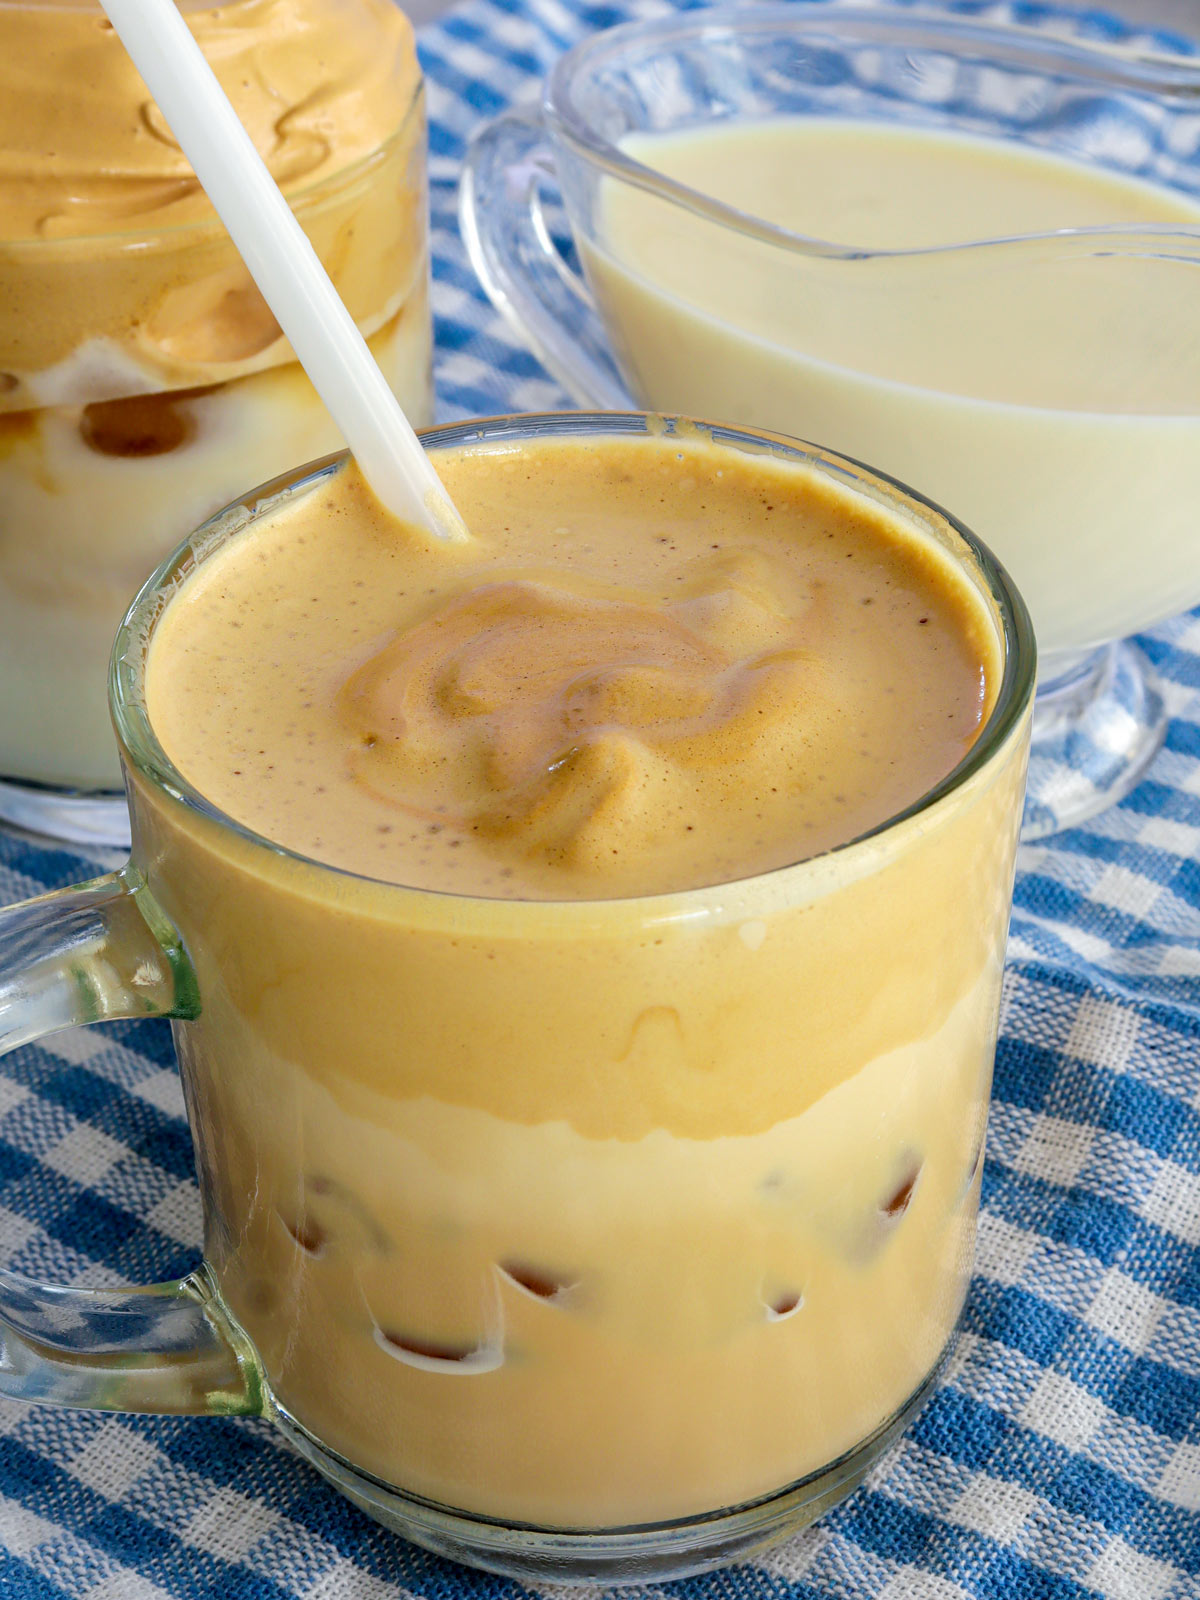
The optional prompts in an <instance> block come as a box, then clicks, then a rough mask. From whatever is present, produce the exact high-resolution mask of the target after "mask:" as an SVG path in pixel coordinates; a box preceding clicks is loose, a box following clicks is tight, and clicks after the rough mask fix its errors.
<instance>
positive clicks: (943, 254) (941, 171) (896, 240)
mask: <svg viewBox="0 0 1200 1600" xmlns="http://www.w3.org/2000/svg"><path fill="white" fill-rule="evenodd" d="M1198 93H1200V62H1198V61H1189V60H1187V59H1186V58H1184V59H1180V60H1177V61H1173V60H1171V59H1170V58H1168V57H1166V56H1157V57H1153V58H1145V59H1143V58H1140V57H1137V56H1135V55H1133V54H1132V53H1121V52H1119V51H1117V50H1114V49H1112V48H1111V47H1110V46H1109V45H1108V44H1107V43H1095V42H1091V41H1087V40H1082V39H1081V40H1080V41H1079V42H1075V41H1073V40H1068V39H1063V38H1060V37H1051V36H1050V35H1049V34H1048V33H1047V32H1046V31H1045V30H1042V29H1033V28H1028V27H1010V26H1003V25H997V24H996V23H994V22H991V21H987V20H984V19H981V18H978V17H961V16H948V15H939V16H931V15H929V14H928V13H927V12H919V13H918V12H914V11H913V10H911V9H909V8H907V7H903V6H896V5H890V4H889V5H875V6H873V5H855V6H853V7H846V6H843V5H839V4H832V5H826V4H821V3H814V4H806V5H801V6H797V5H774V6H744V5H739V6H723V7H717V8H713V9H697V10H689V11H686V12H683V13H678V12H673V13H670V14H668V15H666V16H662V17H655V18H652V19H650V20H648V21H645V22H641V23H633V24H627V25H624V26H621V27H618V28H613V29H611V30H609V31H608V32H607V33H601V34H594V35H592V36H590V37H589V38H587V39H586V40H584V41H583V43H581V44H580V45H578V46H576V48H575V49H574V50H572V51H571V52H570V53H569V54H568V55H566V56H565V57H564V58H563V59H562V60H561V61H559V62H558V63H557V64H556V66H555V68H554V71H553V72H552V73H551V74H550V77H549V78H548V80H547V84H546V90H545V96H544V101H543V105H542V108H541V111H540V114H539V113H537V112H534V113H532V114H531V113H530V112H529V111H528V110H523V111H513V112H510V113H507V114H505V115H504V116H503V117H501V118H500V119H498V121H496V122H494V123H492V124H491V125H490V126H489V127H488V128H487V129H486V130H484V131H483V132H482V133H481V134H480V136H479V137H478V138H477V139H476V141H475V143H474V145H473V148H472V150H471V151H470V152H469V154H468V158H467V164H466V175H465V178H464V187H463V194H462V200H463V231H464V235H465V237H466V239H467V242H468V245H469V246H470V248H471V254H472V258H473V260H474V263H475V265H476V267H477V269H478V271H479V274H480V276H481V278H482V280H483V282H484V284H485V286H486V287H487V289H488V290H489V292H490V294H491V296H492V298H493V300H494V301H495V302H496V304H497V306H498V307H500V309H501V310H503V311H504V312H505V313H506V315H507V316H508V317H509V319H510V320H511V321H512V322H513V323H514V324H515V325H516V326H517V327H518V329H519V330H520V331H521V333H522V335H523V336H524V337H525V338H526V339H527V340H528V341H529V342H530V343H531V344H532V345H533V346H534V348H535V349H536V350H537V351H538V353H539V355H540V356H541V357H542V359H543V360H544V361H545V363H546V364H547V366H549V367H550V369H551V370H552V371H553V372H555V373H556V374H557V375H558V376H559V377H560V378H561V379H562V381H563V382H564V383H565V384H566V386H567V389H568V392H569V393H571V394H572V395H573V396H574V397H575V398H576V400H578V401H579V402H580V403H581V404H584V405H590V406H612V405H617V406H621V405H625V404H627V403H628V400H627V396H628V395H632V396H633V397H634V399H635V400H636V402H637V403H638V404H640V405H649V406H654V407H657V408H659V409H662V410H668V411H682V412H690V413H692V414H698V415H701V416H706V417H715V418H720V419H722V420H725V421H729V422H733V423H738V424H741V425H742V426H747V427H766V428H777V429H781V430H782V431H784V432H786V433H793V434H796V435H797V436H798V437H800V438H804V439H820V440H821V441H822V442H823V443H824V444H826V445H829V446H831V447H832V448H834V449H836V450H843V451H845V452H846V453H847V454H848V455H851V456H854V457H856V458H858V459H859V460H862V461H869V462H871V463H873V464H874V465H875V466H877V467H879V468H882V469H883V470H884V471H886V472H890V473H893V474H894V475H895V476H896V477H898V478H900V479H902V480H903V481H904V482H905V483H909V484H912V485H914V486H915V487H916V488H917V489H919V490H921V492H922V493H924V494H927V495H929V496H930V497H931V498H932V499H934V500H936V501H937V502H938V503H939V504H940V505H944V506H947V507H949V509H950V510H951V511H953V512H954V513H955V515H956V516H959V517H961V518H962V519H963V520H964V521H965V522H966V523H967V525H968V527H970V528H973V529H974V530H975V531H976V532H977V533H978V534H979V536H980V537H981V538H982V539H983V540H984V541H985V542H986V543H987V544H988V545H989V547H990V548H991V549H992V550H994V551H995V552H996V554H997V555H998V556H999V557H1000V559H1001V560H1002V561H1003V562H1004V563H1005V565H1006V566H1007V567H1008V569H1009V571H1010V572H1011V573H1012V575H1013V578H1014V579H1015V581H1016V583H1017V584H1018V586H1019V587H1020V590H1021V592H1022V594H1023V595H1024V596H1025V598H1026V600H1027V602H1028V604H1029V609H1030V612H1031V613H1032V615H1033V621H1034V627H1035V628H1036V630H1037V638H1038V649H1039V654H1040V658H1041V682H1040V683H1039V686H1038V708H1037V715H1036V717H1035V722H1034V737H1033V756H1032V760H1031V764H1030V776H1029V799H1030V804H1029V809H1028V812H1027V819H1026V828H1027V834H1028V836H1034V835H1037V834H1040V833H1048V832H1051V831H1054V830H1055V829H1058V828H1062V827H1065V826H1068V825H1070V824H1071V823H1073V822H1079V821H1082V820H1083V819H1084V818H1086V817H1087V816H1090V815H1092V814H1093V813H1095V812H1097V811H1099V810H1102V809H1103V808H1104V807H1105V806H1107V805H1110V804H1112V803H1113V802H1114V801H1115V800H1118V799H1119V798H1120V797H1121V796H1122V795H1123V794H1125V793H1126V792H1127V791H1128V790H1130V789H1131V788H1132V787H1133V786H1134V785H1135V784H1136V783H1137V782H1138V780H1139V779H1140V778H1141V776H1142V775H1143V774H1144V772H1145V771H1146V769H1147V767H1148V765H1149V763H1150V762H1151V761H1152V760H1153V758H1154V756H1155V754H1156V752H1157V750H1158V748H1159V746H1160V744H1161V741H1162V738H1163V734H1164V731H1165V727H1166V715H1165V709H1164V705H1163V698H1162V695H1161V693H1160V691H1159V688H1158V686H1157V680H1156V678H1155V675H1154V673H1153V671H1152V669H1151V667H1150V664H1149V662H1148V660H1147V658H1146V656H1145V655H1144V654H1143V652H1142V651H1140V650H1139V649H1138V648H1137V647H1136V646H1134V645H1132V644H1130V643H1129V642H1128V641H1127V637H1126V636H1127V635H1130V634H1134V633H1137V632H1140V631H1141V630H1142V629H1144V628H1146V627H1149V626H1150V625H1151V624H1152V623H1154V622H1157V621H1159V620H1161V619H1162V618H1164V617H1169V616H1171V615H1173V614H1175V613H1177V612H1180V611H1184V610H1186V609H1187V608H1188V607H1190V606H1194V605H1196V604H1198V603H1200V539H1197V537H1196V533H1195V521H1196V505H1197V503H1198V502H1200V122H1198V121H1197V118H1196V115H1195V107H1196V100H1197V94H1198ZM556 187H557V189H558V191H559V192H560V193H561V199H562V202H563V204H564V205H565V209H566V213H567V217H568V219H569V222H570V226H571V231H572V232H573V233H574V237H575V241H576V244H577V246H578V250H579V256H580V258H581V262H582V266H583V268H584V270H585V273H586V277H587V284H586V285H585V284H584V283H583V282H582V281H581V280H579V279H573V278H572V275H571V274H570V273H569V272H568V271H567V270H566V267H565V264H564V262H563V260H562V259H561V257H560V256H559V255H558V254H557V252H556V251H555V250H554V249H553V248H551V243H550V242H551V240H553V239H554V238H557V237H559V236H561V234H562V233H563V231H564V230H563V228H562V227H560V226H559V225H558V219H557V215H556V213H555V212H554V210H553V203H554V202H553V196H554V192H555V189H556ZM610 352H611V353H610ZM614 358H615V364H614Z"/></svg>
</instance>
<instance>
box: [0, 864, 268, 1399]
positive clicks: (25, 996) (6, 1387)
mask: <svg viewBox="0 0 1200 1600" xmlns="http://www.w3.org/2000/svg"><path fill="white" fill-rule="evenodd" d="M198 1012H199V999H198V995H197V990H196V981H195V977H194V974H193V972H192V969H191V965H190V963H189V962H188V958H187V955H186V953H185V951H184V949H183V946H182V943H181V941H180V938H179V935H178V934H177V933H176V931H175V929H174V928H173V927H172V926H171V925H170V923H169V922H168V921H167V919H166V918H165V917H164V916H163V914H162V912H161V911H160V910H159V908H158V906H157V905H156V904H155V903H154V900H153V899H152V897H151V895H150V892H149V890H148V889H147V888H146V886H145V883H144V882H143V881H142V879H141V877H140V875H139V874H138V873H137V872H136V870H135V869H133V868H132V867H126V868H125V869H124V870H123V871H121V872H114V873H109V874H108V875H107V876H105V877H102V878H96V879H94V880H93V881H92V882H90V883H84V884H80V885H78V886H76V887H74V888H71V889H59V890H56V891H55V892H54V893H53V894H47V895H42V896H40V897H39V898H38V899H36V900H26V901H25V902H24V903H22V904H20V905H15V906H8V907H5V908H3V909H0V1054H7V1052H8V1051H10V1050H15V1049H16V1048H17V1046H18V1045H22V1044H25V1043H28V1042H30V1041H31V1040H34V1039H41V1038H44V1037H45V1036H46V1035H47V1034H50V1033H54V1032H56V1031H57V1030H58V1029H60V1028H72V1027H77V1026H79V1025H80V1024H82V1023H87V1022H100V1021H103V1020H106V1019H108V1018H115V1017H194V1016H196V1015H197V1014H198ZM0 1395H6V1396H9V1397H10V1398H13V1399H17V1400H32V1401H38V1402H40V1403H43V1404H49V1405H61V1406H88V1407H91V1408H93V1409H98V1410H103V1411H153V1412H164V1413H175V1414H178V1413H185V1412H211V1413H217V1414H222V1415H230V1414H238V1413H251V1412H258V1411H261V1410H262V1384H261V1380H260V1378H259V1373H258V1366H257V1362H256V1360H255V1357H254V1353H253V1351H252V1349H251V1348H250V1346H249V1344H248V1343H247V1342H246V1340H245V1339H244V1337H243V1336H242V1334H241V1333H240V1332H239V1331H238V1330H237V1329H236V1328H234V1327H233V1326H232V1325H231V1324H230V1323H229V1321H228V1319H227V1318H226V1317H225V1316H224V1314H223V1312H222V1311H221V1309H220V1307H219V1305H218V1304H217V1303H216V1300H215V1298H214V1295H213V1290H212V1286H211V1283H210V1280H209V1278H208V1275H207V1272H206V1269H205V1268H204V1267H201V1268H200V1269H199V1270H198V1271H196V1272H193V1273H191V1274H189V1276H188V1277H186V1278H183V1279H181V1280H180V1281H179V1282H177V1283H158V1284H153V1285H151V1286H149V1287H147V1288H144V1289H75V1288H67V1287H63V1286H60V1285H55V1284H48V1283H37V1282H35V1281H34V1280H32V1279H30V1278H25V1277H22V1276H20V1275H19V1274H17V1273H14V1272H7V1271H4V1270H0Z"/></svg>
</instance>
